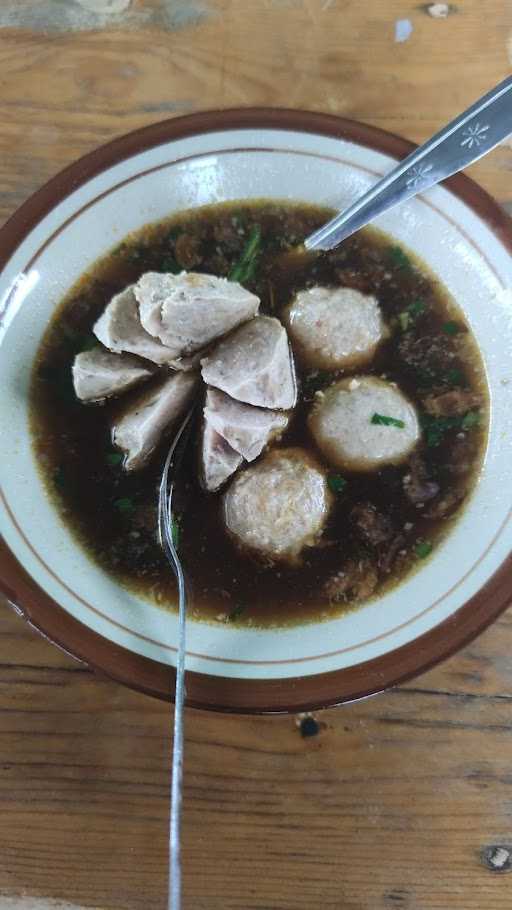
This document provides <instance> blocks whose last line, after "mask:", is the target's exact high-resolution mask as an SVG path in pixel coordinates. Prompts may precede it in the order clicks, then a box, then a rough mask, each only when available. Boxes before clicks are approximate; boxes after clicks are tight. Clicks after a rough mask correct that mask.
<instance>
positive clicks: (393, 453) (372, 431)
mask: <svg viewBox="0 0 512 910" xmlns="http://www.w3.org/2000/svg"><path fill="white" fill-rule="evenodd" d="M309 427H310V430H311V433H312V434H313V437H314V439H315V442H316V444H317V445H318V448H319V449H320V450H321V451H322V452H323V454H324V455H325V457H326V458H327V459H328V461H330V462H331V464H333V465H336V467H339V468H345V469H346V470H350V471H376V470H378V469H379V468H382V467H384V466H385V465H390V464H392V465H396V464H400V462H402V461H404V460H405V459H406V458H407V456H408V455H409V454H410V452H411V451H412V449H413V448H414V447H415V445H416V443H417V442H418V440H419V438H420V428H419V424H418V417H417V414H416V411H415V408H414V407H413V405H412V404H411V402H410V401H409V399H408V398H406V397H405V395H404V394H403V392H401V391H400V389H398V388H397V387H396V386H395V385H394V384H392V383H390V382H384V380H382V379H378V378H377V377H376V376H358V377H354V378H352V379H342V380H341V382H336V383H334V385H332V386H330V387H329V388H328V389H327V390H326V391H325V392H321V393H318V397H317V400H316V403H315V405H314V406H313V409H312V411H311V414H310V416H309Z"/></svg>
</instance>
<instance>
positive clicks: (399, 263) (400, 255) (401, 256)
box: [389, 246, 412, 269]
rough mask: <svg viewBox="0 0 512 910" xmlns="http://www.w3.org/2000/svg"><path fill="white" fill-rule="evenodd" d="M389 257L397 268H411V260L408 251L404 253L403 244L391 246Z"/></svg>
mask: <svg viewBox="0 0 512 910" xmlns="http://www.w3.org/2000/svg"><path fill="white" fill-rule="evenodd" d="M389 258H390V259H391V262H392V264H393V265H394V266H395V268H397V269H410V268H411V266H412V263H411V260H410V259H409V257H408V255H407V253H404V251H403V249H402V247H401V246H392V247H390V248H389Z"/></svg>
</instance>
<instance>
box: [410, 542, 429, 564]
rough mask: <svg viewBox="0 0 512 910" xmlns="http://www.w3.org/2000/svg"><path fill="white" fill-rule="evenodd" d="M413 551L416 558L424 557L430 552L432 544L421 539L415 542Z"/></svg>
mask: <svg viewBox="0 0 512 910" xmlns="http://www.w3.org/2000/svg"><path fill="white" fill-rule="evenodd" d="M414 552H415V554H416V556H417V557H418V559H426V557H427V556H430V554H431V553H432V544H431V543H430V541H429V540H422V541H420V543H418V544H416V546H415V548H414Z"/></svg>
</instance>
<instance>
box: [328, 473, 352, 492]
mask: <svg viewBox="0 0 512 910" xmlns="http://www.w3.org/2000/svg"><path fill="white" fill-rule="evenodd" d="M327 486H328V487H329V489H330V490H332V492H333V493H343V490H344V489H345V487H346V486H347V481H346V480H345V478H344V477H342V476H341V474H329V476H328V478H327Z"/></svg>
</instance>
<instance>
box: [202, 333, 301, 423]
mask: <svg viewBox="0 0 512 910" xmlns="http://www.w3.org/2000/svg"><path fill="white" fill-rule="evenodd" d="M201 365H202V373H203V379H204V381H205V382H206V383H208V385H212V386H215V388H217V389H221V390H222V391H223V392H226V393H227V394H228V395H230V396H231V398H236V399H237V400H238V401H244V402H246V404H253V405H256V407H261V408H277V409H279V410H288V409H289V408H292V407H293V406H294V404H295V402H296V397H297V386H296V381H295V371H294V366H293V361H292V356H291V352H290V346H289V344H288V336H287V334H286V329H284V328H283V326H282V325H281V323H280V322H279V320H278V319H273V318H272V317H270V316H257V317H256V318H255V319H251V321H250V322H247V323H246V324H245V325H243V326H241V327H240V328H239V329H237V330H236V331H235V332H233V333H232V334H231V335H230V336H229V337H228V338H225V339H223V341H220V342H219V344H218V345H217V346H216V347H215V348H214V350H213V351H212V353H211V354H210V355H209V356H208V357H205V358H203V359H202V360H201Z"/></svg>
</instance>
